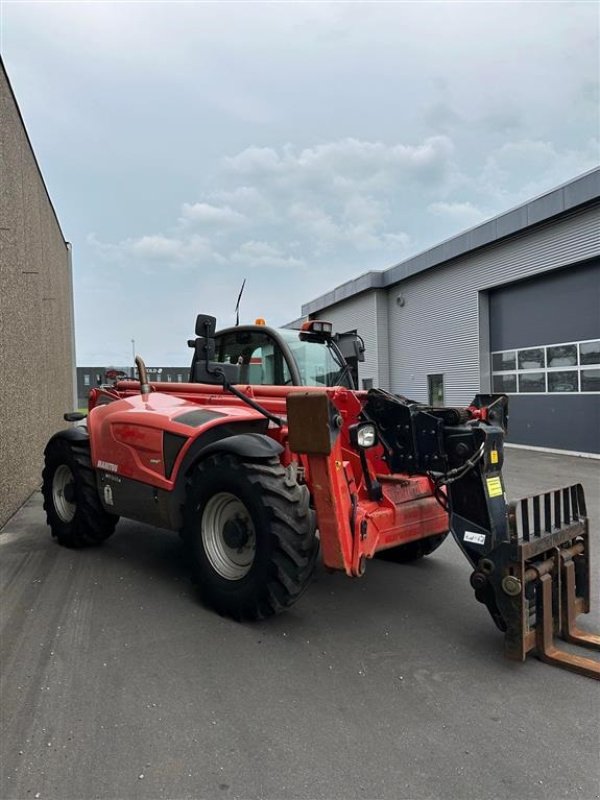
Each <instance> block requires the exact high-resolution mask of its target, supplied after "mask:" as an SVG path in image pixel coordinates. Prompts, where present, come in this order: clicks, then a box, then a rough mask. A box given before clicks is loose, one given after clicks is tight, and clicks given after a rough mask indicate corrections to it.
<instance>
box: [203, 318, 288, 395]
mask: <svg viewBox="0 0 600 800" xmlns="http://www.w3.org/2000/svg"><path fill="white" fill-rule="evenodd" d="M215 360H216V361H218V362H220V363H221V364H239V366H240V383H248V384H253V385H255V386H282V385H284V384H286V383H287V384H291V382H292V380H291V375H290V371H289V368H288V365H287V363H286V361H285V359H284V357H283V354H282V352H281V350H280V348H279V347H278V346H277V344H276V343H275V342H274V340H273V339H271V337H270V336H268V335H267V334H265V333H261V332H258V331H233V332H231V333H226V334H224V335H223V336H219V337H218V338H217V341H216V355H215Z"/></svg>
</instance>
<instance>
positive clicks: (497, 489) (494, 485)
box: [486, 476, 502, 497]
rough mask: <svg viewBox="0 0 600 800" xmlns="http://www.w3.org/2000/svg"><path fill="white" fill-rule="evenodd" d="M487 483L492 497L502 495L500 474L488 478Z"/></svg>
mask: <svg viewBox="0 0 600 800" xmlns="http://www.w3.org/2000/svg"><path fill="white" fill-rule="evenodd" d="M486 483H487V489H488V494H489V496H490V497H501V496H502V481H501V480H500V477H499V476H497V477H495V478H487V479H486Z"/></svg>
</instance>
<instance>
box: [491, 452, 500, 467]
mask: <svg viewBox="0 0 600 800" xmlns="http://www.w3.org/2000/svg"><path fill="white" fill-rule="evenodd" d="M490 461H491V462H492V464H497V463H498V451H497V450H491V451H490Z"/></svg>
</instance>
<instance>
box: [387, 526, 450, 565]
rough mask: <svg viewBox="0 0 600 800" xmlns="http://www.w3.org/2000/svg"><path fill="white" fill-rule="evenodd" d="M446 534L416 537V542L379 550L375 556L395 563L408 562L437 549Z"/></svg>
mask: <svg viewBox="0 0 600 800" xmlns="http://www.w3.org/2000/svg"><path fill="white" fill-rule="evenodd" d="M446 536H448V534H447V533H440V534H438V535H437V536H428V537H427V539H417V541H416V542H409V543H408V544H401V545H399V546H398V547H390V549H389V550H381V551H380V552H379V553H377V557H378V558H381V559H382V560H383V561H394V562H395V563H396V564H410V563H411V562H412V561H418V560H419V559H420V558H423V557H424V556H428V555H430V554H431V553H433V551H434V550H437V549H438V547H439V546H440V545H441V544H442V543H443V542H444V540H445V538H446Z"/></svg>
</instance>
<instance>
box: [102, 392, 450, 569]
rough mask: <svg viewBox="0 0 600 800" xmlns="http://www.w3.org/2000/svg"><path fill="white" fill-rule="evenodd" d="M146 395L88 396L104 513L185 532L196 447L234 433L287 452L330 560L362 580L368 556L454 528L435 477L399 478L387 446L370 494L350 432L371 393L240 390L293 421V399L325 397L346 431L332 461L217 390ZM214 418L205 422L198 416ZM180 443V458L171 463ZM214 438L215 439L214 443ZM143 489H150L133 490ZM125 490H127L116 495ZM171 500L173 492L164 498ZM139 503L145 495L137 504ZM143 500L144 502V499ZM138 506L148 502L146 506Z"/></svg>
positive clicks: (376, 453)
mask: <svg viewBox="0 0 600 800" xmlns="http://www.w3.org/2000/svg"><path fill="white" fill-rule="evenodd" d="M150 386H151V391H150V392H149V393H148V394H146V395H141V394H140V392H139V383H137V382H136V381H122V382H120V383H117V384H116V386H115V387H114V389H110V390H106V389H94V390H92V392H91V393H90V399H89V411H90V413H89V417H88V430H89V433H90V442H91V457H92V465H93V467H94V468H95V469H96V470H97V472H98V474H99V476H101V480H102V485H103V487H105V486H111V487H112V489H111V492H110V493H109V494H106V493H104V492H102V493H101V498H103V499H104V500H105V501H106V497H108V498H109V499H111V500H112V504H111V503H109V502H105V507H106V509H107V510H111V505H112V506H113V507H117V509H118V511H119V513H121V514H122V515H124V516H125V515H126V516H129V517H133V518H138V519H141V520H143V521H151V522H153V523H155V524H156V523H159V524H161V525H162V526H163V527H169V528H172V529H178V528H179V527H180V524H181V517H180V511H181V506H182V503H183V491H182V489H183V488H184V486H185V480H186V474H187V471H188V470H189V469H190V468H191V467H192V464H193V457H190V456H191V455H192V454H193V451H194V449H195V448H198V446H200V447H201V446H202V444H203V442H206V441H207V440H208V439H209V438H211V433H212V437H215V435H217V436H218V434H219V431H223V436H225V435H226V436H231V435H232V434H233V435H235V434H236V433H248V432H257V433H266V434H267V435H269V436H270V437H272V438H273V439H274V440H275V441H276V442H278V443H279V444H280V445H281V446H282V447H283V450H282V452H281V456H280V459H281V463H282V464H283V466H284V467H288V468H289V467H290V466H291V465H293V464H297V465H298V467H299V471H300V476H301V480H302V481H303V482H304V483H305V484H306V485H307V486H308V488H309V491H310V493H311V497H312V499H313V502H314V507H315V509H316V511H317V517H318V520H319V534H320V541H321V551H322V557H323V562H324V564H325V565H326V566H327V567H329V568H331V569H336V570H343V571H344V572H346V573H347V574H348V575H361V574H362V573H363V572H364V569H365V559H367V558H371V557H372V556H373V555H374V554H375V553H376V552H377V551H379V550H384V549H387V548H392V547H397V546H399V545H402V544H406V543H408V542H411V541H415V540H418V539H422V538H427V537H431V536H435V535H437V534H442V533H446V532H447V531H448V525H449V523H448V513H447V512H446V511H445V510H444V509H443V508H442V506H441V505H440V504H439V502H438V501H437V500H436V498H435V497H434V495H433V491H432V485H431V480H430V479H429V478H428V477H427V476H424V475H415V476H408V475H393V474H391V473H390V471H389V467H388V465H387V464H386V462H385V461H384V460H383V459H382V452H381V447H374V448H371V449H369V450H368V451H367V463H368V467H369V471H370V473H371V475H372V476H373V478H374V479H376V480H378V481H379V482H380V484H381V489H382V497H381V499H380V500H372V499H370V498H369V493H368V490H367V485H366V482H365V478H364V472H363V470H362V468H361V464H360V459H359V455H358V453H357V451H356V450H355V449H353V448H352V446H351V444H350V441H349V435H348V431H349V428H350V426H352V425H354V424H356V423H357V422H358V421H359V415H360V412H361V410H362V407H363V404H364V400H365V399H366V392H355V391H351V390H348V389H345V388H342V387H336V388H331V389H318V388H311V387H286V386H245V387H238V389H240V390H241V391H243V392H244V393H246V394H247V395H248V396H249V397H251V398H254V399H255V400H257V401H258V402H260V404H261V406H263V407H264V408H266V409H267V410H268V411H270V412H272V413H273V414H279V415H281V416H283V417H285V415H286V410H287V399H288V397H289V396H290V395H292V394H300V395H303V396H305V395H306V394H311V393H314V394H318V395H321V396H322V395H323V394H324V395H326V396H327V399H328V401H329V402H330V403H331V404H332V405H333V406H334V407H335V409H336V410H337V411H338V412H339V415H340V417H341V420H342V424H341V428H340V435H339V437H338V438H337V439H336V441H335V443H334V445H333V448H332V451H331V453H330V454H328V455H318V454H310V455H307V454H298V453H294V452H293V451H292V450H291V448H290V445H289V429H288V427H287V425H283V426H282V427H276V426H273V425H270V424H269V423H268V421H267V420H266V419H265V418H264V416H262V415H261V414H260V413H258V412H257V411H254V410H253V409H252V408H249V407H248V406H247V405H245V404H244V403H243V401H241V400H239V399H238V398H237V397H235V396H233V395H231V394H229V393H228V392H226V391H224V390H223V389H221V388H220V387H217V386H213V385H201V384H193V383H187V384H185V383H180V384H172V383H153V384H151V385H150ZM198 411H204V412H207V418H206V419H205V420H204V421H202V422H200V421H199V419H201V417H199V416H198V415H196V416H194V414H193V412H198ZM170 441H175V442H176V446H177V453H176V455H175V457H174V459H169V458H167V457H166V456H167V452H166V451H167V447H168V443H169V442H170ZM213 441H216V439H215V438H213ZM132 484H142V485H143V486H145V487H148V489H150V490H151V491H150V494H151V502H150V509H152V510H154V511H155V512H157V513H153V514H150V515H149V513H148V502H147V501H148V497H146V496H145V495H147V494H148V492H144V491H143V490H142V492H139V487H138V491H137V492H135V491H134V492H130V491H129V489H130V488H131V485H132ZM119 488H120V489H121V491H120V492H119ZM166 495H170V497H167V496H166ZM138 498H139V499H138ZM142 498H143V499H142ZM140 501H141V502H140Z"/></svg>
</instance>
